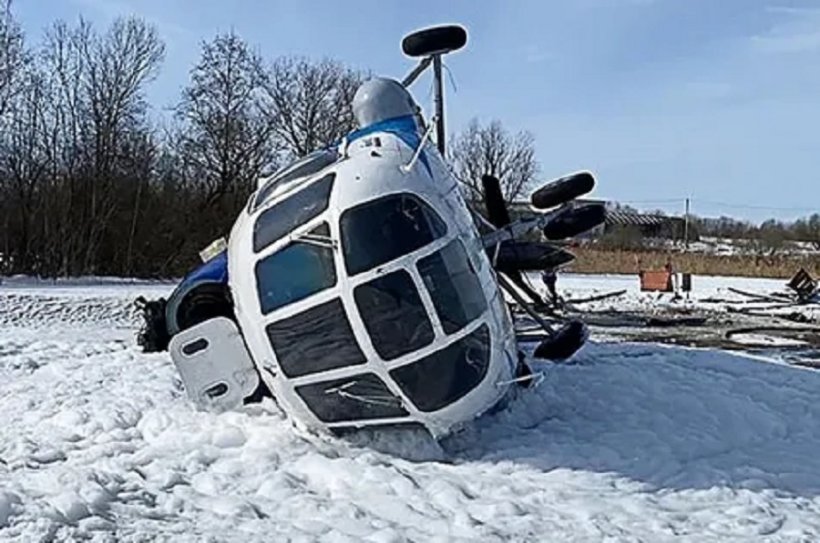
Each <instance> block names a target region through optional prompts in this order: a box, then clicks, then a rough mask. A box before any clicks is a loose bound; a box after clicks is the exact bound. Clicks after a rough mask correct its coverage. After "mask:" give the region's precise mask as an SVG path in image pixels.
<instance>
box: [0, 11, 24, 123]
mask: <svg viewBox="0 0 820 543" xmlns="http://www.w3.org/2000/svg"><path fill="white" fill-rule="evenodd" d="M0 9H1V10H2V12H0V115H2V114H3V113H4V112H5V110H6V106H7V105H8V101H9V100H10V99H11V98H12V96H13V94H14V91H15V88H16V85H15V82H16V78H17V76H18V75H19V74H20V72H21V70H22V69H23V65H24V64H25V61H26V52H25V48H24V44H23V33H22V32H21V30H20V26H19V25H18V24H17V22H16V21H15V20H14V19H13V18H12V16H11V0H6V1H5V2H4V3H3V6H2V8H0Z"/></svg>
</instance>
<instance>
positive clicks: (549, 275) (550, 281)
mask: <svg viewBox="0 0 820 543" xmlns="http://www.w3.org/2000/svg"><path fill="white" fill-rule="evenodd" d="M541 280H542V281H543V282H544V286H545V287H547V292H549V293H550V298H552V303H554V304H557V303H558V301H559V300H558V291H557V290H556V289H555V285H556V284H557V283H558V274H557V273H556V272H555V270H554V269H551V270H546V271H545V272H544V273H542V274H541Z"/></svg>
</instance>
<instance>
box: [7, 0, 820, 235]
mask: <svg viewBox="0 0 820 543" xmlns="http://www.w3.org/2000/svg"><path fill="white" fill-rule="evenodd" d="M13 9H14V12H15V15H16V17H17V18H18V20H19V21H20V22H21V23H22V25H23V27H24V29H25V30H26V33H27V35H28V37H29V38H30V39H31V40H35V41H36V40H37V39H38V38H39V36H40V35H41V33H42V29H43V28H44V27H45V26H47V25H48V24H49V23H50V22H51V21H53V20H54V19H56V18H62V19H66V20H69V21H72V20H76V19H77V18H78V17H79V16H80V15H82V16H83V17H85V18H87V19H89V20H91V21H92V22H93V23H94V24H96V25H97V26H103V25H105V24H106V23H108V22H110V21H111V20H112V19H113V18H115V17H117V16H119V15H128V14H137V15H140V16H142V17H144V18H146V19H147V20H149V21H151V22H152V23H154V24H156V25H157V27H158V29H159V32H160V34H161V36H162V37H163V39H164V40H165V43H166V60H165V63H164V65H163V70H162V73H161V75H160V76H159V78H158V79H157V80H156V81H155V82H154V83H153V84H152V86H151V88H150V93H149V95H150V99H151V101H152V102H153V103H154V104H155V106H156V107H157V109H158V110H159V109H161V108H162V107H167V106H170V105H172V104H173V103H174V102H175V101H176V100H177V97H178V95H179V90H180V88H181V87H182V86H183V85H184V84H185V83H186V81H187V77H188V70H189V69H190V67H191V66H192V65H193V63H194V62H196V60H197V58H198V55H199V46H200V43H201V42H202V41H203V40H208V39H210V38H211V37H213V35H214V34H215V33H217V32H219V31H228V30H231V29H233V30H235V31H236V32H237V33H239V34H240V35H241V36H243V37H244V38H245V39H246V40H247V41H248V42H249V43H251V44H253V45H254V46H255V47H256V48H257V49H258V50H259V52H260V53H261V54H262V55H263V56H264V57H266V58H268V59H273V58H274V57H276V56H278V55H287V54H300V55H306V56H310V57H314V58H320V57H323V56H329V57H333V58H336V59H339V60H342V61H344V62H345V63H347V64H349V65H352V66H356V67H360V68H367V69H371V70H372V71H373V72H374V73H377V74H380V75H388V76H394V77H399V78H400V77H401V76H403V75H404V74H405V73H406V72H407V71H408V70H409V69H410V68H411V66H412V62H411V61H410V60H409V59H407V58H404V57H403V56H402V54H401V52H400V48H399V43H400V39H401V36H403V35H404V34H406V33H407V32H409V31H411V30H414V29H416V28H419V27H422V26H426V25H430V24H436V23H442V22H458V23H460V24H463V25H464V26H465V27H467V29H468V31H469V33H470V41H469V43H468V47H467V48H466V49H465V50H464V51H462V52H459V53H458V54H455V55H452V56H451V57H449V58H448V59H447V60H446V62H447V65H448V66H449V68H450V70H451V73H452V75H453V78H454V80H455V89H454V88H453V87H452V86H449V87H448V90H447V93H448V112H447V113H448V131H451V130H457V129H458V128H459V127H461V126H463V125H464V124H466V123H467V122H468V121H469V119H470V118H472V117H474V116H477V117H479V118H480V119H483V120H489V119H494V118H497V119H500V120H501V121H503V122H504V123H505V125H507V126H508V127H509V128H511V129H515V130H519V129H525V130H529V131H530V132H532V133H533V134H534V136H535V138H536V146H537V151H538V157H539V161H540V164H541V171H542V176H543V177H544V179H547V178H550V177H554V176H559V175H561V174H562V173H565V172H567V171H572V170H578V169H591V170H592V171H594V172H595V173H596V174H597V176H598V188H597V189H596V193H595V194H596V195H597V196H599V197H606V198H613V199H618V200H622V201H626V202H634V203H635V205H636V207H639V208H643V209H654V208H660V209H665V210H667V211H669V212H681V211H682V209H683V199H684V198H686V197H687V196H689V197H691V198H692V210H693V212H694V213H696V214H701V215H706V216H717V215H721V214H726V215H731V216H737V217H743V218H747V219H751V220H756V221H759V220H763V219H765V218H768V217H776V218H780V219H793V218H795V217H798V216H805V215H808V214H810V213H812V212H820V173H818V171H817V170H818V165H819V164H820V137H818V133H817V132H818V128H817V127H818V126H820V0H572V1H570V0H564V1H561V2H558V1H549V0H542V1H505V2H501V1H489V0H483V1H477V0H476V1H467V0H460V1H459V0H454V1H449V2H445V1H441V0H438V1H437V0H429V1H428V0H415V1H414V2H406V1H395V2H393V1H388V0H380V1H371V0H367V1H356V0H350V1H348V2H340V1H338V0H331V1H311V2H295V1H294V2H280V1H274V0H235V1H233V2H229V1H225V0H222V1H218V0H200V1H192V0H187V1H182V0H16V1H15V2H14V4H13ZM413 91H414V93H415V94H416V98H417V100H418V101H419V102H420V103H421V104H422V105H423V106H425V107H427V108H429V106H430V105H431V94H430V83H429V79H423V80H420V81H419V82H418V83H416V85H415V86H414V88H413Z"/></svg>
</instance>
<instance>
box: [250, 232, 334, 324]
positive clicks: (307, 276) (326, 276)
mask: <svg viewBox="0 0 820 543" xmlns="http://www.w3.org/2000/svg"><path fill="white" fill-rule="evenodd" d="M329 234H330V230H329V228H328V225H327V223H322V224H321V225H320V226H318V227H317V228H314V229H313V230H311V231H310V232H309V233H308V235H306V236H305V239H304V241H294V242H293V243H290V244H288V245H287V246H286V247H284V248H283V249H282V250H280V251H277V252H275V253H273V254H272V255H270V256H267V257H265V258H263V259H262V260H260V261H259V262H257V263H256V284H257V289H258V294H259V306H260V307H261V309H262V313H263V314H267V313H270V312H271V311H274V310H275V309H278V308H280V307H283V306H286V305H288V304H291V303H293V302H298V301H299V300H302V299H304V298H307V297H308V296H310V295H312V294H315V293H317V292H319V291H322V290H325V289H327V288H330V287H332V286H334V285H335V284H336V268H335V266H334V265H333V249H332V248H331V246H330V245H329V239H330V238H329ZM323 240H328V241H327V242H325V241H323Z"/></svg>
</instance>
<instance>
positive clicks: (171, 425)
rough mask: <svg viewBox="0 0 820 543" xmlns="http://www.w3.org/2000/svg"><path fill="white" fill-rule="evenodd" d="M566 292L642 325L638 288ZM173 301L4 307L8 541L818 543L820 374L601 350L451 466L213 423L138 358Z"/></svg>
mask: <svg viewBox="0 0 820 543" xmlns="http://www.w3.org/2000/svg"><path fill="white" fill-rule="evenodd" d="M721 281H724V280H718V279H714V280H712V279H700V278H696V283H695V288H696V291H697V296H702V297H707V296H709V295H712V294H715V293H721V292H722V291H721V290H720V289H722V288H723V287H722V286H721V284H722V283H721ZM743 281H744V282H745V283H743V284H741V285H740V288H747V289H753V290H757V291H764V292H765V291H768V290H779V289H781V288H782V282H779V281H774V282H768V281H762V282H755V281H750V280H743ZM24 283H25V282H24ZM89 283H91V282H90V281H89ZM726 284H730V283H728V282H727V283H726ZM731 284H732V285H734V286H737V282H732V283H731ZM560 286H561V287H565V288H567V289H568V290H569V291H570V292H569V295H570V296H571V297H577V296H581V295H582V294H584V295H585V294H591V293H592V292H594V291H596V289H597V290H599V291H608V290H616V289H620V288H627V289H629V290H630V292H629V293H628V295H627V296H626V297H625V298H624V299H622V300H620V301H606V302H605V303H609V304H617V305H627V306H628V305H630V304H635V305H636V306H640V305H641V304H643V303H644V302H643V301H642V299H643V298H642V297H643V296H644V295H642V294H640V293H638V292H637V279H636V278H634V277H617V276H612V277H597V278H596V277H589V276H562V278H561V280H560ZM700 289H703V292H701V290H700ZM710 289H711V290H710ZM170 290H171V287H170V286H169V285H163V284H127V283H126V284H114V283H111V282H107V283H106V284H100V285H91V284H86V285H84V286H72V285H58V286H50V285H42V284H36V283H30V282H29V283H25V284H20V283H18V284H14V282H11V283H10V284H6V285H3V286H0V422H1V424H0V540H8V541H51V540H57V541H73V540H83V539H90V540H92V541H175V542H176V541H242V542H251V541H284V540H293V541H316V540H320V541H385V542H386V541H390V542H392V541H422V542H428V541H562V542H563V541H652V542H655V541H671V540H676V541H677V540H688V541H698V542H701V541H754V540H762V541H816V540H818V539H820V454H818V451H820V401H818V391H820V372H816V371H812V370H806V369H800V368H794V367H789V366H784V365H777V364H770V363H768V362H767V361H766V360H763V359H759V358H756V357H752V356H749V355H740V354H729V353H725V352H721V351H708V350H688V349H681V348H674V347H664V346H658V345H651V344H641V345H636V344H624V343H604V342H594V343H592V344H590V345H588V346H587V347H586V348H585V349H584V350H583V351H582V352H581V353H580V354H579V355H578V356H577V358H576V360H575V363H574V364H567V365H554V366H548V365H544V366H543V369H544V370H545V371H546V379H545V380H544V381H543V382H542V383H541V385H540V386H539V387H538V388H536V389H535V390H529V391H524V392H522V393H521V394H520V395H519V396H518V397H517V398H515V399H514V400H513V401H512V403H511V404H510V406H509V407H508V408H507V409H505V410H503V411H501V412H499V413H497V414H495V415H492V416H488V417H486V418H484V419H482V420H480V421H477V422H476V423H475V424H474V425H473V426H472V427H471V428H469V429H468V430H467V431H465V432H464V433H462V434H459V435H456V436H453V437H452V438H450V439H448V440H447V441H446V442H445V443H443V444H442V445H441V446H439V445H436V444H433V443H429V442H427V441H424V440H423V439H422V438H421V437H419V436H413V435H381V434H380V435H371V436H357V437H356V438H355V439H353V440H349V441H343V440H339V439H334V438H330V437H325V436H315V435H307V434H302V433H298V432H296V431H295V430H294V429H293V428H292V427H291V425H290V424H289V422H288V421H287V419H286V418H285V417H284V416H283V415H282V414H281V413H280V412H279V411H278V409H277V407H276V406H275V405H274V404H273V403H272V402H267V403H265V404H262V405H257V406H249V407H246V408H245V409H244V410H242V411H240V412H231V413H225V414H222V415H213V414H208V413H201V412H196V411H195V410H194V409H193V408H192V407H191V405H190V404H189V403H188V402H187V400H186V398H185V396H184V394H183V393H182V392H181V391H180V390H179V387H178V384H177V376H176V373H175V371H174V369H173V367H172V365H171V362H170V360H169V358H168V356H167V355H164V354H152V355H145V354H142V353H140V352H139V350H138V349H137V348H136V346H135V345H134V341H133V340H134V334H135V332H136V327H137V321H136V319H135V317H134V315H133V313H132V311H131V309H130V304H131V302H132V300H133V298H134V297H136V296H137V295H138V294H144V295H148V296H159V295H166V294H167V293H168V292H169V291H170ZM712 290H714V292H712ZM652 296H654V295H652Z"/></svg>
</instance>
